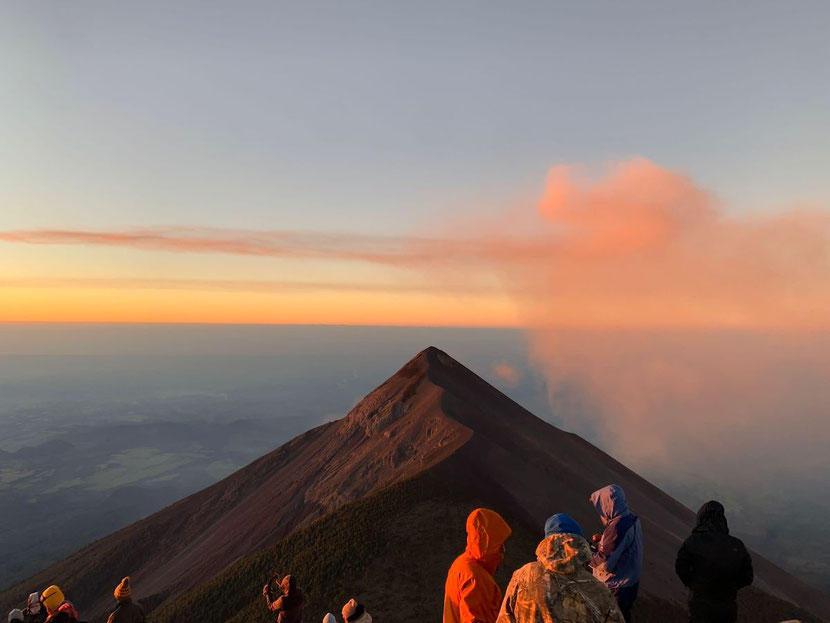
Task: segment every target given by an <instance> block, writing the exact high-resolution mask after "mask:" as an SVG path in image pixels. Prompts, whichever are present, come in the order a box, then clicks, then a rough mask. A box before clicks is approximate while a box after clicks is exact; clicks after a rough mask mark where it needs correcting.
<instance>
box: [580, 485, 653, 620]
mask: <svg viewBox="0 0 830 623" xmlns="http://www.w3.org/2000/svg"><path fill="white" fill-rule="evenodd" d="M591 504H593V505H594V508H595V509H596V511H597V513H598V514H599V517H600V519H601V520H602V525H603V526H605V530H604V531H603V533H602V537H601V538H600V540H599V543H598V545H597V548H596V552H595V553H594V555H593V558H592V560H591V567H592V568H593V570H594V577H596V578H597V579H598V580H601V581H602V582H605V584H606V586H608V588H610V589H611V592H612V593H613V594H614V597H615V598H616V599H617V604H619V606H620V610H621V611H622V614H623V617H624V618H625V621H626V623H631V621H632V620H633V619H632V618H631V609H632V608H633V606H634V602H635V600H636V599H637V592H638V591H639V588H640V574H641V572H642V569H643V528H642V526H641V525H640V518H639V517H637V515H635V514H634V513H632V512H631V510H630V509H629V508H628V503H627V502H626V500H625V493H624V492H623V490H622V487H620V486H619V485H608V486H607V487H603V488H602V489H599V490H598V491H594V492H593V493H592V494H591Z"/></svg>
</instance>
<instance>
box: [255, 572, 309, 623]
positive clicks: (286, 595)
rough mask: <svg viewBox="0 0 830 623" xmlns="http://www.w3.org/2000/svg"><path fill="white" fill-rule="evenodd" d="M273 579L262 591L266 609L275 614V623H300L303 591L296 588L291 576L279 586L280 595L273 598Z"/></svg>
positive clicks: (284, 579)
mask: <svg viewBox="0 0 830 623" xmlns="http://www.w3.org/2000/svg"><path fill="white" fill-rule="evenodd" d="M274 579H276V577H275V578H274ZM274 579H272V580H271V581H270V582H268V584H266V585H265V586H264V587H263V589H262V594H263V595H264V596H265V602H266V603H267V604H268V609H269V610H270V611H271V612H275V613H277V623H301V621H302V619H303V603H304V602H305V596H304V595H303V590H302V589H301V588H300V587H299V586H297V580H296V579H295V578H294V576H293V575H287V576H285V577H284V578H283V579H282V582H280V585H279V587H280V593H281V594H280V595H279V596H278V597H276V598H275V596H274V590H273V588H272V584H273V583H274Z"/></svg>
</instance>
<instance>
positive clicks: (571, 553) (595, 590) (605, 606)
mask: <svg viewBox="0 0 830 623" xmlns="http://www.w3.org/2000/svg"><path fill="white" fill-rule="evenodd" d="M590 561H591V549H590V547H589V546H588V542H587V541H586V540H585V537H584V535H583V532H582V528H581V527H580V526H579V524H578V523H577V522H576V521H575V520H574V519H573V518H571V517H570V516H569V515H566V514H565V513H559V514H556V515H553V516H552V517H550V518H549V519H548V520H547V522H545V538H544V539H543V540H542V541H541V543H539V546H538V547H537V548H536V561H535V562H529V563H527V564H526V565H525V566H524V567H522V568H521V569H519V570H518V571H516V572H515V573H514V574H513V577H512V578H511V580H510V584H508V585H507V591H505V595H504V602H503V603H502V605H501V610H500V611H499V618H498V623H559V622H560V621H568V622H569V623H623V616H622V613H621V612H620V609H619V607H618V606H617V601H616V600H615V599H614V596H613V595H612V594H611V591H610V590H609V589H608V587H607V586H605V584H603V583H602V582H600V581H599V580H598V579H596V578H595V577H594V576H593V575H592V574H591V571H590V567H589V566H588V563H590Z"/></svg>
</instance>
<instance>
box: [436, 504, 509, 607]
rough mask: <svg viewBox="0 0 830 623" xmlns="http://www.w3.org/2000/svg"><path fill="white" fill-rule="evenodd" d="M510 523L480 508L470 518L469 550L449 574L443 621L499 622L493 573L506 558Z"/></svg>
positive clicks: (445, 591) (496, 591)
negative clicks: (505, 550)
mask: <svg viewBox="0 0 830 623" xmlns="http://www.w3.org/2000/svg"><path fill="white" fill-rule="evenodd" d="M510 532H511V530H510V526H508V525H507V522H506V521H505V520H504V519H502V518H501V515H499V514H498V513H496V512H494V511H491V510H488V509H486V508H477V509H476V510H474V511H473V512H472V513H470V516H469V517H467V549H466V550H465V551H464V553H463V554H461V555H460V556H459V557H458V558H456V559H455V562H453V563H452V566H451V567H450V570H449V573H447V583H446V584H445V585H444V619H443V623H496V618H498V616H499V608H500V607H501V590H500V589H499V587H498V585H497V584H496V581H495V580H494V579H493V573H494V572H495V571H496V568H497V567H498V566H499V564H501V561H502V560H504V542H505V541H506V540H507V537H509V536H510Z"/></svg>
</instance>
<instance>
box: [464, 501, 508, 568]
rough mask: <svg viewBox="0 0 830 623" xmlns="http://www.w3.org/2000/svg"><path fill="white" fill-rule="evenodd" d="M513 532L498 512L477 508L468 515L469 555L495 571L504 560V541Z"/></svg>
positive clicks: (467, 550)
mask: <svg viewBox="0 0 830 623" xmlns="http://www.w3.org/2000/svg"><path fill="white" fill-rule="evenodd" d="M511 532H512V531H511V529H510V526H508V525H507V522H506V521H505V520H504V519H502V516H501V515H499V514H498V513H497V512H495V511H491V510H489V509H486V508H477V509H475V510H474V511H473V512H472V513H470V516H469V517H467V549H466V552H467V555H468V556H470V557H471V558H473V559H474V560H476V561H478V562H479V564H481V565H482V566H483V567H484V568H485V569H487V570H488V571H489V572H490V573H493V572H494V571H495V570H496V568H497V567H498V566H499V565H500V564H501V562H502V560H504V552H505V547H504V542H505V541H506V540H507V537H509V536H510V533H511Z"/></svg>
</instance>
